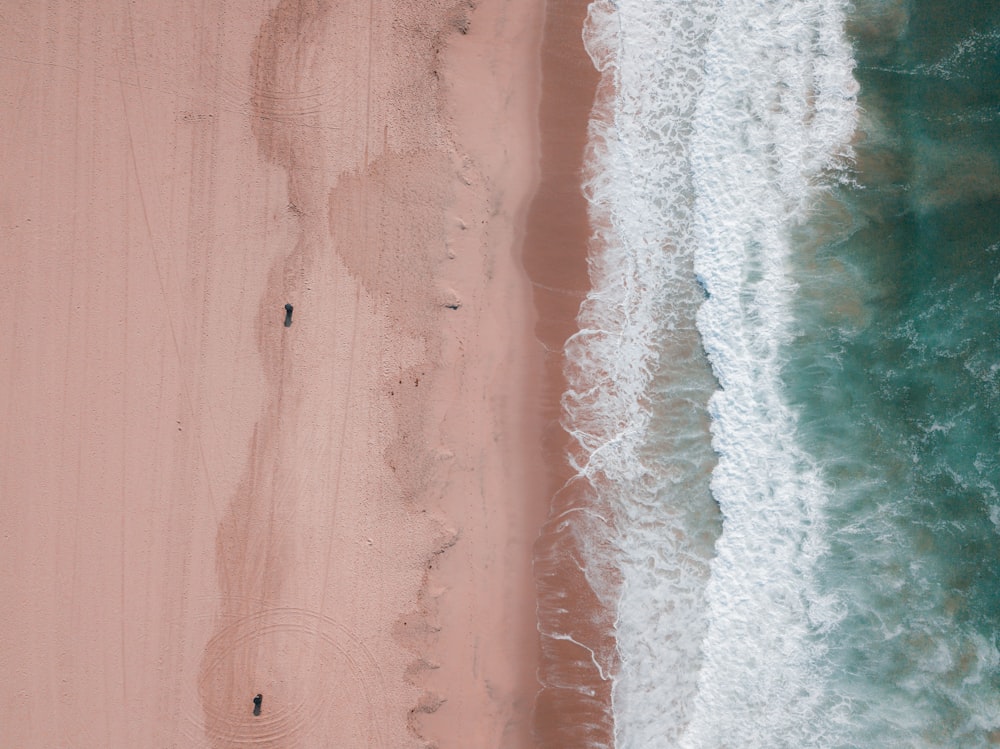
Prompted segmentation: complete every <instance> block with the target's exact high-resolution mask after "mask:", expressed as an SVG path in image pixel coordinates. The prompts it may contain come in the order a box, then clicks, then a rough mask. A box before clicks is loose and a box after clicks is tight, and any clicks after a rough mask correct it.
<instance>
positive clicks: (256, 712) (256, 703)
mask: <svg viewBox="0 0 1000 749" xmlns="http://www.w3.org/2000/svg"><path fill="white" fill-rule="evenodd" d="M263 701H264V695H262V694H258V695H257V696H256V697H254V698H253V714H254V715H260V703H261V702H263Z"/></svg>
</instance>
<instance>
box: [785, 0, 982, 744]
mask: <svg viewBox="0 0 1000 749" xmlns="http://www.w3.org/2000/svg"><path fill="white" fill-rule="evenodd" d="M860 11H861V12H859V13H858V14H856V15H855V17H854V19H853V24H852V26H851V27H850V30H851V31H852V32H853V34H854V39H855V51H856V59H857V62H858V66H857V68H856V70H855V77H856V79H857V80H858V82H859V83H860V84H861V93H860V97H859V103H860V106H861V109H862V112H863V114H862V119H861V125H860V130H861V131H862V132H863V133H864V134H865V138H864V139H863V140H861V141H860V142H859V143H858V145H857V147H856V154H857V161H856V170H855V172H854V175H853V178H854V184H852V185H849V186H842V187H840V188H838V189H836V190H834V191H833V193H832V194H831V195H830V196H829V198H828V200H827V202H826V204H825V205H824V207H823V208H822V210H821V211H820V213H819V215H818V216H817V217H816V219H815V220H814V221H812V222H810V224H809V225H808V226H807V228H806V229H804V230H801V231H800V234H799V241H800V243H801V245H800V246H801V250H802V251H801V252H800V253H799V254H798V255H797V264H796V270H795V272H794V274H793V275H795V277H796V279H797V280H798V281H799V282H800V284H801V289H800V293H799V295H798V296H797V300H796V303H795V306H794V309H795V314H796V319H797V322H798V329H799V330H798V335H797V336H796V338H795V339H794V341H793V342H792V343H791V344H790V345H789V346H788V347H787V356H788V357H789V364H788V366H787V367H786V368H785V370H784V377H783V379H784V381H785V383H786V386H787V389H788V393H789V400H790V402H791V403H792V404H793V406H794V407H795V408H796V409H798V410H799V413H800V420H799V430H800V431H799V433H800V435H801V438H802V444H803V445H804V446H805V447H806V449H807V450H808V451H809V452H810V453H812V454H813V455H814V456H815V457H816V458H817V459H818V462H819V463H820V465H821V466H822V467H823V475H824V478H825V479H826V481H827V483H828V485H829V486H830V487H831V488H832V491H831V492H830V495H829V498H828V499H827V502H826V506H825V507H824V510H823V516H824V520H825V523H826V527H827V542H828V544H829V548H828V550H827V552H826V554H825V555H824V556H823V557H822V559H821V560H820V561H819V562H818V564H817V566H816V572H817V577H818V580H819V583H820V590H821V591H822V593H823V594H824V595H830V596H832V597H833V598H835V599H836V601H837V602H838V606H839V607H840V615H841V616H842V618H841V620H840V621H839V622H838V623H837V624H836V625H835V626H833V627H832V628H831V629H830V630H829V631H827V632H824V633H822V634H819V635H817V637H819V638H821V639H822V640H823V642H824V643H825V645H826V646H827V647H828V658H829V661H830V663H831V664H832V666H833V668H832V671H831V673H832V676H831V679H832V680H833V685H832V686H833V689H832V690H831V691H832V692H833V693H835V694H836V695H838V696H839V697H840V698H842V700H843V701H844V702H843V703H842V704H843V705H846V706H849V709H847V710H845V721H846V722H847V724H848V725H849V726H850V731H849V732H848V736H849V738H850V741H849V743H848V744H846V745H851V746H878V745H882V746H888V745H891V746H955V747H958V746H961V747H972V746H988V745H995V744H996V743H997V742H1000V733H998V732H997V730H998V729H1000V657H998V649H997V648H998V632H1000V494H998V490H1000V464H998V459H1000V411H998V406H1000V286H998V283H1000V6H998V5H997V4H996V3H982V2H979V3H976V2H972V3H951V2H942V0H934V1H928V0H920V1H919V2H914V3H911V4H907V5H905V6H903V5H896V6H881V7H880V8H876V7H869V8H867V9H865V8H861V9H860ZM865 11H867V13H865ZM878 11H881V12H878ZM907 16H908V18H907ZM810 234H812V236H810ZM831 234H832V235H834V237H835V239H833V241H830V235H831ZM991 742H992V743H991Z"/></svg>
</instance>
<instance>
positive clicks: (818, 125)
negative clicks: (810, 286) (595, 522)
mask: <svg viewBox="0 0 1000 749" xmlns="http://www.w3.org/2000/svg"><path fill="white" fill-rule="evenodd" d="M844 10H845V4H844V3H843V2H839V1H833V0H808V1H805V2H803V1H801V0H797V1H796V2H770V3H756V2H727V3H722V4H720V3H717V2H699V1H698V0H694V1H693V2H688V3H683V4H664V3H658V2H655V0H620V1H619V2H616V3H612V2H607V1H606V0H599V1H598V2H595V3H593V4H592V5H591V7H590V14H589V17H588V23H587V26H586V28H585V32H584V36H585V41H586V43H587V48H588V52H589V53H590V54H591V57H592V59H593V60H594V64H595V65H596V66H597V67H598V69H599V70H601V71H602V72H603V74H604V76H605V82H606V83H610V87H606V90H609V91H610V94H608V95H607V97H606V98H605V100H603V101H601V102H599V104H598V107H597V108H596V110H595V116H594V118H593V120H592V127H591V152H590V154H589V159H588V177H589V179H588V181H587V185H586V189H587V195H588V198H589V200H590V203H591V220H592V223H593V225H594V226H595V228H596V230H595V238H594V242H593V246H592V253H591V281H592V285H593V290H592V292H591V293H590V294H589V295H588V298H587V300H586V301H585V302H584V304H583V305H582V307H581V310H580V315H579V322H580V328H581V330H580V333H579V334H578V335H577V336H575V337H574V338H573V339H571V340H570V342H569V343H568V344H567V349H566V352H567V359H568V362H569V364H568V372H567V374H568V380H569V384H570V387H569V390H568V392H567V394H566V397H565V399H564V413H565V425H566V428H567V430H568V431H569V432H570V433H571V435H572V436H573V437H574V439H575V442H576V449H575V450H574V451H573V453H572V456H571V458H572V460H573V461H574V465H575V467H576V468H577V470H578V473H579V475H580V477H581V478H582V479H585V480H587V481H588V482H589V483H590V484H591V485H592V486H593V488H594V493H595V497H596V499H595V505H596V506H598V507H599V508H600V511H601V512H607V513H610V514H611V515H612V516H613V522H609V523H607V524H601V525H600V526H595V527H596V528H598V530H599V532H601V533H603V534H605V538H603V539H601V541H600V542H599V543H595V544H594V545H593V547H592V548H593V553H594V554H597V555H604V556H606V557H608V558H610V559H611V561H612V562H613V564H614V565H615V567H616V568H617V570H618V573H619V574H618V575H617V576H605V578H602V580H596V581H595V582H594V584H595V585H597V586H598V587H600V586H601V585H602V584H605V585H607V588H608V589H607V590H606V591H605V598H606V600H608V602H609V605H611V606H614V608H615V634H616V638H617V651H618V652H617V660H618V662H617V664H614V663H611V662H609V663H608V664H606V665H607V667H608V669H609V672H612V671H613V673H612V678H613V680H614V689H613V711H614V722H615V742H616V746H618V747H623V748H624V747H628V748H629V749H639V748H640V747H641V748H642V749H646V748H647V747H660V746H663V747H667V746H684V747H706V748H707V747H719V746H740V747H755V746H760V747H776V746H797V747H800V746H830V745H832V744H834V743H835V740H834V739H835V737H836V735H837V734H838V730H839V727H838V726H839V720H840V717H841V714H842V713H841V712H840V711H839V710H840V709H843V708H846V706H844V705H838V701H837V697H836V695H830V694H827V693H825V692H824V687H823V685H824V683H825V681H824V679H823V678H822V676H823V674H822V669H823V668H824V666H823V652H824V650H823V643H822V633H823V631H824V629H825V628H826V627H828V626H830V624H831V623H832V622H835V621H836V619H837V617H838V616H839V607H838V604H837V602H836V601H835V600H830V599H825V598H823V597H822V596H819V595H817V594H816V593H815V588H814V585H813V581H812V577H811V575H812V570H811V567H812V564H813V561H814V560H815V558H816V557H817V555H819V554H821V553H822V551H823V531H822V521H821V519H820V513H819V509H820V508H821V506H822V503H823V501H824V493H825V488H824V486H823V482H822V480H821V477H820V472H819V469H818V467H817V466H815V465H813V464H812V462H811V459H810V457H809V456H808V455H806V454H805V453H804V452H803V451H802V450H800V449H799V448H798V446H797V443H796V435H795V414H794V413H793V412H792V411H791V410H790V409H789V408H788V407H787V406H786V405H785V403H784V401H783V399H782V395H781V392H780V387H779V379H780V371H781V361H780V357H779V351H780V349H781V347H782V346H783V345H785V344H786V343H787V342H788V340H789V338H790V336H791V335H792V333H793V330H792V326H793V321H792V318H791V315H790V312H789V299H790V297H791V294H792V293H793V291H794V285H793V284H792V282H791V281H790V280H789V277H788V272H787V267H786V266H787V256H788V252H789V251H790V250H789V239H788V233H789V231H790V229H792V228H793V227H794V226H795V225H796V224H797V223H799V222H801V221H802V220H803V219H804V218H806V217H807V215H808V210H809V206H810V204H811V200H812V199H813V198H814V196H815V193H816V191H817V190H821V189H822V188H823V185H824V183H825V182H826V181H829V180H832V179H834V178H835V176H836V174H837V171H838V169H839V167H840V166H841V165H842V164H843V163H845V160H846V159H848V157H849V155H850V154H849V150H848V147H847V144H848V142H849V140H850V138H851V136H852V134H853V132H854V128H855V121H856V101H855V95H856V93H857V86H856V84H855V82H854V79H853V77H852V66H853V62H852V56H851V48H850V46H849V44H848V43H847V41H846V38H845V36H844V31H843V24H844ZM706 294H707V298H706ZM695 321H697V326H696V325H695ZM699 334H700V337H701V342H702V343H703V344H704V349H705V350H706V351H707V352H708V356H709V358H710V360H711V365H712V369H713V370H714V374H715V377H716V378H717V379H718V387H719V388H720V389H718V391H717V392H715V394H714V395H711V393H712V392H713V391H714V390H716V384H715V383H714V382H713V381H712V379H711V377H710V376H709V374H708V370H707V366H706V363H705V358H704V354H703V352H702V349H701V346H700V345H699ZM710 395H711V400H709V396H710ZM709 415H710V417H711V422H712V423H711V446H710V443H709V440H710V437H709V434H708V416H709ZM712 448H714V451H715V453H716V454H717V455H718V465H717V466H715V468H714V471H713V470H712V469H713V464H714V455H713V451H712ZM710 475H711V479H710V480H711V494H710V493H709V476H710ZM713 496H714V500H715V501H717V502H718V506H719V508H721V511H722V515H723V517H724V525H723V528H722V530H721V536H720V535H719V534H720V528H719V523H718V517H717V514H716V513H715V511H714V504H713V502H712V499H713ZM713 555H714V558H713ZM606 561H607V560H604V562H606ZM612 581H613V582H612ZM613 666H614V668H613V669H612V667H613Z"/></svg>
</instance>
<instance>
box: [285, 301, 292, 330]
mask: <svg viewBox="0 0 1000 749" xmlns="http://www.w3.org/2000/svg"><path fill="white" fill-rule="evenodd" d="M293 309H294V308H293V307H292V305H290V304H286V305H285V327H286V328H290V327H292V310H293Z"/></svg>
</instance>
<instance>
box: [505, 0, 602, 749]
mask: <svg viewBox="0 0 1000 749" xmlns="http://www.w3.org/2000/svg"><path fill="white" fill-rule="evenodd" d="M587 7H588V3H587V2H580V1H579V0H548V1H547V2H546V18H545V25H544V35H543V40H544V41H543V45H542V55H541V65H542V98H541V101H540V105H539V123H540V138H541V141H540V142H541V159H540V164H541V182H540V186H539V190H538V192H537V194H536V196H535V198H534V200H533V201H532V205H531V208H530V210H529V214H528V222H527V233H526V238H525V252H524V265H525V269H526V270H527V272H528V274H529V276H530V278H531V281H532V289H533V299H534V303H535V306H536V309H537V311H538V317H537V320H536V325H535V333H536V335H537V337H538V339H539V340H540V341H542V343H543V344H544V346H545V350H546V356H545V361H544V371H545V376H544V378H543V380H542V383H543V386H542V388H541V390H540V398H541V408H540V410H541V412H542V413H543V414H544V419H545V421H544V424H543V430H542V445H543V451H544V454H545V458H546V460H545V463H546V478H547V486H548V492H547V493H548V495H549V496H550V497H552V500H551V503H550V505H551V509H550V517H549V519H548V521H547V522H546V523H545V525H544V526H543V527H542V530H541V532H540V535H539V538H538V539H537V541H536V545H535V567H534V570H535V576H536V584H537V590H538V626H539V630H540V632H541V633H542V638H541V646H542V656H541V659H540V662H539V681H540V682H541V684H542V686H543V689H542V690H541V692H540V694H539V696H538V699H537V705H536V715H535V723H536V736H537V738H538V741H539V745H540V746H542V747H545V749H562V748H563V747H582V746H613V743H614V742H613V730H614V727H613V721H612V717H611V716H612V712H611V683H610V681H609V680H608V679H607V672H604V673H602V671H601V669H598V668H597V667H596V666H595V662H594V658H595V656H596V657H597V658H599V659H600V660H601V662H602V665H606V664H607V662H608V661H609V660H612V659H613V657H614V655H613V654H614V648H615V642H614V638H613V636H612V634H611V629H612V626H613V620H612V617H613V612H611V611H609V610H608V609H607V608H605V607H604V606H603V605H602V602H601V601H600V600H599V599H598V597H597V596H596V595H595V594H594V592H593V590H592V589H591V587H590V584H589V582H588V579H587V574H585V573H584V571H583V570H581V568H580V565H579V562H578V561H577V560H579V559H585V558H586V557H587V551H586V549H585V548H583V547H582V546H581V543H580V539H581V537H580V536H578V535H577V532H578V530H579V529H578V527H577V525H576V523H577V522H578V521H579V519H580V518H581V517H584V516H583V515H581V514H579V513H576V512H575V510H576V509H578V508H582V507H589V506H590V505H591V504H592V503H591V497H590V496H589V494H588V491H590V487H589V484H587V483H586V482H582V481H573V476H574V473H573V471H572V470H571V468H570V466H569V463H568V461H567V459H566V455H567V452H568V451H569V450H571V449H572V445H571V444H570V440H569V437H568V435H567V433H566V431H565V430H564V429H563V428H562V426H561V423H560V419H561V415H562V409H561V404H560V399H561V397H562V394H563V393H564V392H565V391H566V388H567V383H566V378H565V376H564V368H565V366H566V362H565V358H564V356H563V344H564V343H565V342H566V339H567V338H569V337H570V336H572V335H573V334H574V333H576V332H577V330H578V329H579V328H578V326H577V322H576V314H577V311H578V310H579V307H580V303H581V302H582V301H583V300H584V298H585V296H586V294H587V291H588V289H589V288H590V279H589V276H588V265H587V251H588V246H589V244H590V242H591V229H590V224H589V221H588V214H587V201H586V199H585V197H584V195H583V192H582V189H581V179H582V176H583V170H584V159H585V152H586V147H587V137H588V123H589V119H590V116H591V110H592V107H593V105H594V101H595V98H597V96H598V87H599V85H600V83H601V81H600V75H599V74H598V72H597V71H596V70H595V68H594V66H593V63H592V62H591V60H590V58H589V56H588V55H587V52H586V50H585V48H584V45H583V39H582V29H583V26H584V22H585V18H586V14H587ZM585 535H586V534H584V537H585ZM591 572H593V571H592V570H591ZM592 651H593V652H592Z"/></svg>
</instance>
